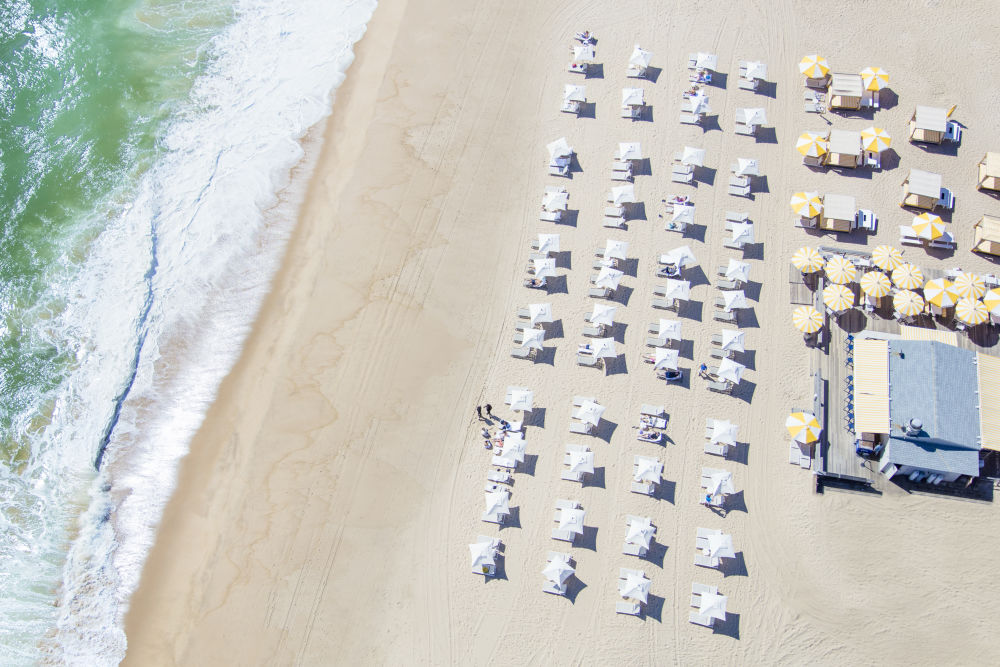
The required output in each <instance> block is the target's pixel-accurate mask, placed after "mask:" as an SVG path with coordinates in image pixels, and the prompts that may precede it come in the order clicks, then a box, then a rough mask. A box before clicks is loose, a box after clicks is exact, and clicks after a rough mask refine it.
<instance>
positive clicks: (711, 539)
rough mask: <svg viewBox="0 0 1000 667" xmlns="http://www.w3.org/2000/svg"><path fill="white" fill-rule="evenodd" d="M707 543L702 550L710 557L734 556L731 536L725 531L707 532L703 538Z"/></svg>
mask: <svg viewBox="0 0 1000 667" xmlns="http://www.w3.org/2000/svg"><path fill="white" fill-rule="evenodd" d="M705 541H706V542H708V545H707V546H706V547H705V548H704V550H703V552H704V554H705V555H706V556H708V557H710V558H736V551H735V550H734V549H733V536H732V535H727V534H725V533H709V534H708V537H706V538H705Z"/></svg>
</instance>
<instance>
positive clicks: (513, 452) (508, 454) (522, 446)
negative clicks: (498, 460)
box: [502, 432, 527, 463]
mask: <svg viewBox="0 0 1000 667" xmlns="http://www.w3.org/2000/svg"><path fill="white" fill-rule="evenodd" d="M526 450H527V444H526V443H525V442H524V434H522V433H510V432H508V433H507V434H506V435H504V437H503V447H502V452H503V457H504V458H509V459H515V460H517V461H520V462H521V463H524V453H525V451H526Z"/></svg>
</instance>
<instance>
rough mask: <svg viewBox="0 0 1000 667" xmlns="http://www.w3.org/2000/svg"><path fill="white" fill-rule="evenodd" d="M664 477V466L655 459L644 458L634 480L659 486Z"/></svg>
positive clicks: (641, 459) (640, 461)
mask: <svg viewBox="0 0 1000 667" xmlns="http://www.w3.org/2000/svg"><path fill="white" fill-rule="evenodd" d="M662 475H663V464H662V463H660V462H659V461H657V460H656V459H653V458H647V457H642V458H640V459H639V464H638V466H637V469H636V471H635V476H634V477H633V479H635V481H637V482H653V483H654V484H659V483H660V481H661V479H662Z"/></svg>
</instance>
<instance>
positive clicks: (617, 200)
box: [611, 183, 635, 206]
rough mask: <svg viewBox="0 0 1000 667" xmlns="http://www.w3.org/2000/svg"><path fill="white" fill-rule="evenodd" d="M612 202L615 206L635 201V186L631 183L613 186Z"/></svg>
mask: <svg viewBox="0 0 1000 667" xmlns="http://www.w3.org/2000/svg"><path fill="white" fill-rule="evenodd" d="M611 203H612V204H614V205H615V206H621V205H622V204H634V203H635V186H634V185H632V184H631V183H626V184H625V185H616V186H614V187H613V188H611Z"/></svg>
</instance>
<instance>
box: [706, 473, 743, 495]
mask: <svg viewBox="0 0 1000 667" xmlns="http://www.w3.org/2000/svg"><path fill="white" fill-rule="evenodd" d="M710 480H711V481H710V482H709V484H708V493H709V495H712V496H717V495H719V494H723V495H724V494H727V493H736V487H734V486H733V473H731V472H729V471H728V470H720V471H718V472H714V473H712V476H711V477H710Z"/></svg>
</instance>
